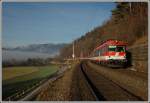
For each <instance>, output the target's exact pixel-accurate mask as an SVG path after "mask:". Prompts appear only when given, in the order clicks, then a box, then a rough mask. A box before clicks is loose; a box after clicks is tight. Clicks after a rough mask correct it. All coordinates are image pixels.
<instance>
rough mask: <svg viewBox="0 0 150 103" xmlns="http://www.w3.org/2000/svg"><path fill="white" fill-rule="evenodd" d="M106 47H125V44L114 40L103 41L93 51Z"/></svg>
mask: <svg viewBox="0 0 150 103" xmlns="http://www.w3.org/2000/svg"><path fill="white" fill-rule="evenodd" d="M106 45H111V46H115V45H116V46H118V45H125V46H126V45H127V43H126V42H124V41H121V40H115V39H109V40H106V41H104V42H103V43H102V44H101V45H100V46H98V47H97V48H96V49H95V50H97V49H100V48H103V47H104V46H106Z"/></svg>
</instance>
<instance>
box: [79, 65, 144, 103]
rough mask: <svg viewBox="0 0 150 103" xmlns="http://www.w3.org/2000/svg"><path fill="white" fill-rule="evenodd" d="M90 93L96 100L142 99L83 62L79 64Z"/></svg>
mask: <svg viewBox="0 0 150 103" xmlns="http://www.w3.org/2000/svg"><path fill="white" fill-rule="evenodd" d="M80 67H81V71H82V73H83V75H84V77H85V79H86V81H87V83H88V87H89V88H90V91H91V93H92V94H93V96H94V97H95V100H97V101H141V100H142V99H141V98H140V97H138V96H135V95H134V94H132V93H131V92H129V91H127V90H126V89H124V88H122V87H121V86H120V85H118V84H116V83H114V82H113V81H111V80H109V79H107V78H105V77H104V76H102V75H101V74H99V73H97V72H96V71H94V69H91V68H88V67H87V66H86V64H85V63H81V65H80Z"/></svg>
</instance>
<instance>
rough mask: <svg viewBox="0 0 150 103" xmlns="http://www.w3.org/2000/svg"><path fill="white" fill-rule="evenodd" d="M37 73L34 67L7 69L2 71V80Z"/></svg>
mask: <svg viewBox="0 0 150 103" xmlns="http://www.w3.org/2000/svg"><path fill="white" fill-rule="evenodd" d="M36 71H38V69H37V68H36V67H7V68H3V69H2V74H3V78H2V80H7V79H11V78H14V77H17V76H22V75H26V74H29V73H33V72H36Z"/></svg>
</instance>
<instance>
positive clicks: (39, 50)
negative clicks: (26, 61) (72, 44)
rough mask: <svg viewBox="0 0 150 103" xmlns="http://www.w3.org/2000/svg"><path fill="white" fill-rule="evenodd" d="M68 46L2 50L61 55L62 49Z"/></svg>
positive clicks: (35, 45)
mask: <svg viewBox="0 0 150 103" xmlns="http://www.w3.org/2000/svg"><path fill="white" fill-rule="evenodd" d="M66 45H67V44H52V43H49V44H32V45H28V46H19V47H15V48H7V47H3V48H2V50H9V51H27V52H36V53H46V54H52V55H53V54H54V55H56V54H59V52H60V49H62V48H63V47H65V46H66Z"/></svg>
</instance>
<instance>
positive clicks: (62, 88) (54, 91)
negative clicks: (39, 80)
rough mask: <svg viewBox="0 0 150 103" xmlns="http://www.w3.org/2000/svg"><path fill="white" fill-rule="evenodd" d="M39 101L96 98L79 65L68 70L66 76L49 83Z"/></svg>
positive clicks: (87, 99)
mask: <svg viewBox="0 0 150 103" xmlns="http://www.w3.org/2000/svg"><path fill="white" fill-rule="evenodd" d="M36 100H38V101H82V100H84V101H89V100H94V97H93V96H92V94H91V92H90V91H89V88H88V87H87V85H86V81H85V79H84V77H83V75H82V72H81V70H80V69H79V65H76V66H74V67H73V68H71V69H69V70H67V71H66V72H65V74H64V76H63V77H62V78H60V79H58V80H57V81H55V82H53V83H51V84H49V86H48V87H47V88H44V89H43V90H42V92H41V93H40V94H39V95H38V96H37V98H36Z"/></svg>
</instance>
